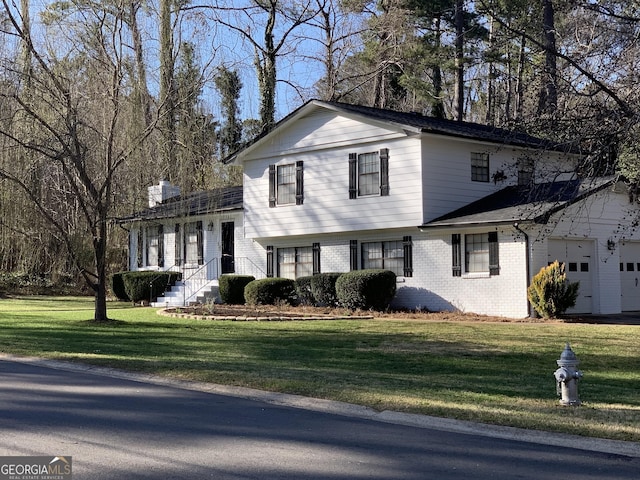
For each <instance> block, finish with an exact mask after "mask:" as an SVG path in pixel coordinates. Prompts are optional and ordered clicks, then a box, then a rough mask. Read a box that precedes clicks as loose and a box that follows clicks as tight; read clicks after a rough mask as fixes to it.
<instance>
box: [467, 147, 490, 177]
mask: <svg viewBox="0 0 640 480" xmlns="http://www.w3.org/2000/svg"><path fill="white" fill-rule="evenodd" d="M471 180H473V181H474V182H488V181H489V154H488V153H471Z"/></svg>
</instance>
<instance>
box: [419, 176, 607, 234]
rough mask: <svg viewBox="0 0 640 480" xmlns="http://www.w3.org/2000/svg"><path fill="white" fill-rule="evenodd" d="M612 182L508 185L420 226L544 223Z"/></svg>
mask: <svg viewBox="0 0 640 480" xmlns="http://www.w3.org/2000/svg"><path fill="white" fill-rule="evenodd" d="M614 183H615V177H600V178H588V179H576V180H568V181H560V182H553V183H542V184H537V185H534V186H532V187H530V188H525V187H521V186H510V187H506V188H503V189H502V190H499V191H498V192H495V193H493V194H491V195H488V196H486V197H484V198H481V199H480V200H477V201H475V202H473V203H470V204H469V205H466V206H464V207H462V208H459V209H457V210H455V211H453V212H450V213H448V214H446V215H443V216H441V217H439V218H436V219H435V220H432V221H430V222H427V223H426V224H424V225H422V226H421V227H420V228H424V229H426V228H443V227H464V226H472V225H483V224H505V223H513V222H535V223H546V222H547V221H548V219H549V217H550V216H551V215H553V214H554V213H556V212H558V211H560V210H562V209H563V208H566V207H568V206H569V205H571V204H573V203H576V202H578V201H580V200H582V199H584V198H585V197H587V196H589V195H592V194H594V193H596V192H598V191H600V190H602V189H604V188H606V187H608V186H610V185H613V184H614Z"/></svg>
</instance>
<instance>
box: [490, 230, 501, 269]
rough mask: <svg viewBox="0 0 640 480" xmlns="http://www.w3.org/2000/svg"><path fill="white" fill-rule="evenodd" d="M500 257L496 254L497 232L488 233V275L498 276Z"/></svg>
mask: <svg viewBox="0 0 640 480" xmlns="http://www.w3.org/2000/svg"><path fill="white" fill-rule="evenodd" d="M499 257H500V255H499V254H498V232H489V274H490V275H500V258H499Z"/></svg>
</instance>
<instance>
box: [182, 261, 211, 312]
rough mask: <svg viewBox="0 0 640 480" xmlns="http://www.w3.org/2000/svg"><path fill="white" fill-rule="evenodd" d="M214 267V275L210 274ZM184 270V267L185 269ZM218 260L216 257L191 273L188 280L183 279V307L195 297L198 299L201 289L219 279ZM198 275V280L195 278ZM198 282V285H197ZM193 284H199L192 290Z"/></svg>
mask: <svg viewBox="0 0 640 480" xmlns="http://www.w3.org/2000/svg"><path fill="white" fill-rule="evenodd" d="M211 267H214V269H213V273H212V274H211V275H210V274H209V269H210V268H211ZM183 268H184V267H183ZM217 270H218V258H217V257H214V258H212V259H211V260H209V261H208V262H207V263H205V264H203V265H201V266H200V267H199V268H198V269H196V270H195V271H194V272H192V273H191V275H189V276H188V277H187V278H185V279H183V283H184V288H183V291H182V298H183V302H182V304H183V305H185V306H186V305H187V302H189V301H191V299H192V298H193V297H197V295H198V293H200V290H201V288H202V287H203V286H204V285H206V284H207V283H208V282H209V281H211V280H215V279H216V278H218V271H217ZM203 271H204V278H201V277H202V272H203ZM196 275H199V277H198V278H195V277H196ZM196 282H197V283H196ZM193 283H196V284H197V287H196V288H191V285H192V284H193ZM188 289H189V294H188V295H187V290H188Z"/></svg>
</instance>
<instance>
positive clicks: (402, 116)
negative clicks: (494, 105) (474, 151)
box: [317, 101, 560, 149]
mask: <svg viewBox="0 0 640 480" xmlns="http://www.w3.org/2000/svg"><path fill="white" fill-rule="evenodd" d="M317 103H318V104H319V105H323V104H324V105H327V106H330V107H332V108H333V109H335V110H338V111H342V112H345V113H347V112H350V113H354V114H357V115H363V116H366V117H369V118H372V119H376V120H380V121H384V122H390V123H395V124H398V125H406V126H411V127H414V128H418V129H420V130H421V131H422V132H424V133H434V134H440V135H449V136H455V137H464V138H472V139H477V140H485V141H489V142H497V143H506V144H509V145H517V146H523V147H533V148H555V149H557V148H559V147H560V145H557V144H552V142H549V141H548V140H543V139H541V138H537V137H533V136H531V135H528V134H526V133H524V132H518V131H513V130H506V129H504V128H498V127H494V126H491V125H481V124H479V123H470V122H461V121H456V120H446V119H441V118H435V117H428V116H424V115H421V114H419V113H407V112H396V111H393V110H385V109H380V108H373V107H364V106H361V105H350V104H347V103H338V102H324V101H317Z"/></svg>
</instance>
